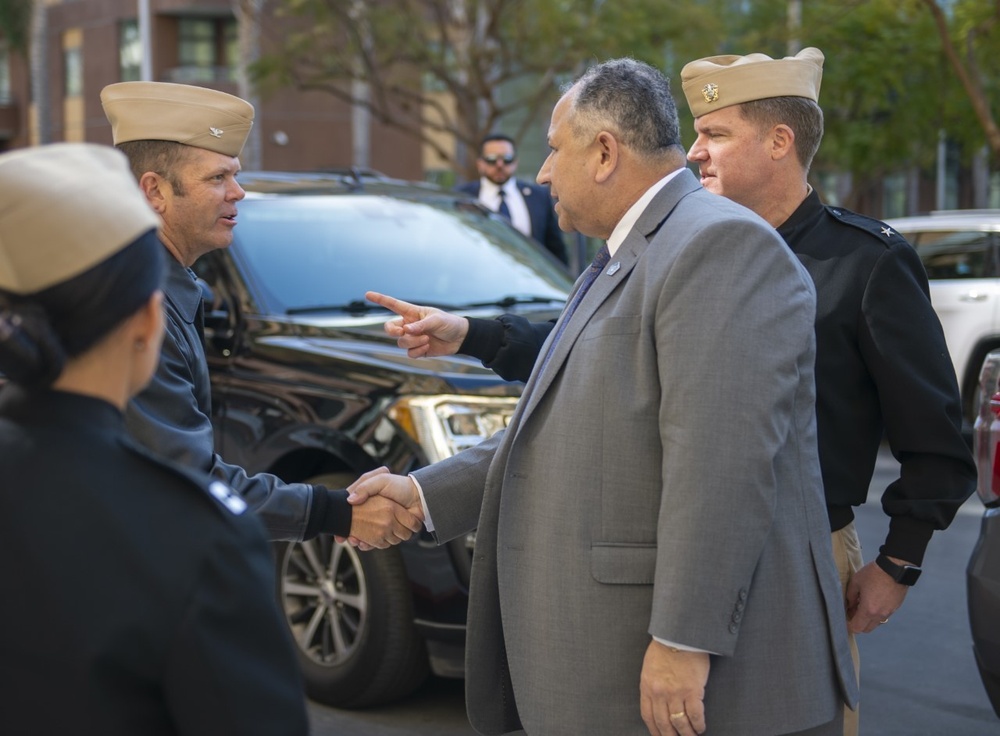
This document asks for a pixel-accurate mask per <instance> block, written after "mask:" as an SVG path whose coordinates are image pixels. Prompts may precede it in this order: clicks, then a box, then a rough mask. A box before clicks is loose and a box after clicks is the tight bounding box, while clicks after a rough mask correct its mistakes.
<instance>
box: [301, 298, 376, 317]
mask: <svg viewBox="0 0 1000 736" xmlns="http://www.w3.org/2000/svg"><path fill="white" fill-rule="evenodd" d="M379 309H382V307H380V306H379V305H378V304H373V303H371V302H368V301H365V300H364V299H355V300H354V301H350V302H347V303H346V304H317V305H315V306H309V307H290V308H288V309H286V310H285V314H311V313H314V312H347V313H348V314H368V313H369V312H374V311H376V310H379Z"/></svg>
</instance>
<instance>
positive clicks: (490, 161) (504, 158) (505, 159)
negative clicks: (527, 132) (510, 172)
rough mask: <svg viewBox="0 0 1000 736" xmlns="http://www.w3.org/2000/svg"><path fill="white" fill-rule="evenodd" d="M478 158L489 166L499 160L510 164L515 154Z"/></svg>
mask: <svg viewBox="0 0 1000 736" xmlns="http://www.w3.org/2000/svg"><path fill="white" fill-rule="evenodd" d="M479 158H481V159H482V160H483V161H485V162H486V163H488V164H489V165H490V166H496V165H497V164H498V163H501V162H503V163H504V164H507V165H508V166H510V165H511V164H512V163H514V159H515V158H516V156H480V157H479Z"/></svg>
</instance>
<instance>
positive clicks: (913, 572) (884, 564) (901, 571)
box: [875, 554, 922, 585]
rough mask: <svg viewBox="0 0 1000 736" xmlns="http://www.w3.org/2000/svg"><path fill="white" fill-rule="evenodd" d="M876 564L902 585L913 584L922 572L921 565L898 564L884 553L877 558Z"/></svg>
mask: <svg viewBox="0 0 1000 736" xmlns="http://www.w3.org/2000/svg"><path fill="white" fill-rule="evenodd" d="M875 564H876V565H878V566H879V567H880V568H882V570H883V571H884V572H885V574H886V575H888V576H889V577H891V578H892V579H893V580H895V581H896V582H897V583H899V584H900V585H913V584H914V583H915V582H917V579H918V578H919V577H920V573H921V572H922V570H921V569H920V568H919V567H916V566H914V565H897V564H896V563H895V562H893V561H892V560H890V559H889V558H888V557H886V556H885V555H882V554H880V555H879V556H878V557H876V558H875Z"/></svg>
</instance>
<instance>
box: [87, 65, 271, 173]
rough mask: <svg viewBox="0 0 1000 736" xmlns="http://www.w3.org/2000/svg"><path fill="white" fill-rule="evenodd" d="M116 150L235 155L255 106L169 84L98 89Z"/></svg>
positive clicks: (126, 84) (124, 84)
mask: <svg viewBox="0 0 1000 736" xmlns="http://www.w3.org/2000/svg"><path fill="white" fill-rule="evenodd" d="M101 104H102V105H103V106H104V114H105V115H107V116H108V120H109V121H110V122H111V133H112V135H113V136H114V142H115V145H118V144H119V143H127V142H129V141H175V142H176V143H183V144H184V145H186V146H195V147H196V148H206V149H208V150H209V151H215V152H216V153H221V154H224V155H226V156H239V155H240V151H242V150H243V144H244V143H246V139H247V135H248V134H249V133H250V128H251V127H252V126H253V105H251V104H250V103H249V102H247V101H246V100H243V99H240V98H239V97H235V96H233V95H230V94H226V93H225V92H219V91H218V90H214V89H208V88H207V87H195V86H194V85H190V84H171V83H170V82H118V83H117V84H109V85H108V86H107V87H105V88H104V89H102V90H101Z"/></svg>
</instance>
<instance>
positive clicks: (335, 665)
mask: <svg viewBox="0 0 1000 736" xmlns="http://www.w3.org/2000/svg"><path fill="white" fill-rule="evenodd" d="M353 480H354V477H353V476H350V477H345V476H344V475H325V476H319V477H316V478H313V479H310V480H309V481H308V482H310V483H319V484H323V485H327V486H329V487H333V488H343V487H345V486H346V485H347V484H349V483H350V482H352V481H353ZM275 565H276V586H277V596H278V608H279V610H280V611H281V613H282V614H283V615H284V617H285V622H286V624H287V625H288V628H289V631H290V633H291V636H292V639H293V641H294V642H295V649H296V654H297V655H298V659H299V664H300V667H301V670H302V675H303V678H304V680H305V688H306V693H307V694H308V696H309V697H310V698H311V699H313V700H315V701H317V702H319V703H324V704H326V705H331V706H335V707H342V708H365V707H370V706H374V705H381V704H384V703H388V702H391V701H393V700H397V699H399V698H402V697H404V696H406V695H408V694H410V693H411V692H413V691H414V690H415V689H416V688H417V687H419V686H420V685H421V684H422V683H423V682H424V680H425V679H426V678H427V674H428V672H429V664H428V658H427V652H426V649H425V646H424V643H423V639H422V638H421V637H420V636H419V634H418V633H417V630H416V627H415V625H414V622H413V610H412V609H413V604H412V600H413V596H412V592H411V591H410V587H409V581H408V578H407V575H406V570H405V568H404V566H403V560H402V556H401V555H400V553H399V550H397V549H394V548H390V549H384V550H372V551H370V552H359V551H358V550H356V549H355V548H353V547H351V546H350V545H348V544H340V543H339V542H337V541H336V540H335V539H334V538H333V537H331V536H328V535H322V536H319V537H317V538H315V539H311V540H309V541H306V542H285V543H278V544H275Z"/></svg>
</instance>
